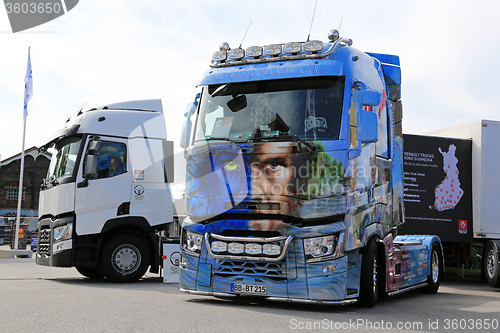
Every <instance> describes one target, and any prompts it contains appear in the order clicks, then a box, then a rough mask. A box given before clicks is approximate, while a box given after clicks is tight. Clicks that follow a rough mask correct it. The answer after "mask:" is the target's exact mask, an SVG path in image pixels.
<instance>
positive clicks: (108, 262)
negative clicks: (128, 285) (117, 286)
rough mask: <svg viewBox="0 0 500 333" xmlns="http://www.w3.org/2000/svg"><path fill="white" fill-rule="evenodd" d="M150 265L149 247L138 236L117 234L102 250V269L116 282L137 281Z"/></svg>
mask: <svg viewBox="0 0 500 333" xmlns="http://www.w3.org/2000/svg"><path fill="white" fill-rule="evenodd" d="M148 266H149V251H148V248H147V246H146V244H144V242H143V241H142V240H141V239H140V238H139V237H137V236H132V235H121V236H117V237H115V238H113V239H112V240H110V241H109V242H108V243H107V244H106V246H105V247H104V251H103V252H102V257H101V264H100V267H101V271H102V273H103V274H104V276H106V278H108V279H110V280H112V281H114V282H135V281H137V280H139V279H140V278H141V277H142V276H143V275H144V273H146V270H147V269H148Z"/></svg>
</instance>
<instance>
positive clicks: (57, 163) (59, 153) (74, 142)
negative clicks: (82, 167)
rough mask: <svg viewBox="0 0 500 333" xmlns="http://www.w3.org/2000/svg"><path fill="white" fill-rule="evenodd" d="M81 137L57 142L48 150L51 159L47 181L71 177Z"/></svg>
mask: <svg viewBox="0 0 500 333" xmlns="http://www.w3.org/2000/svg"><path fill="white" fill-rule="evenodd" d="M81 142H82V138H81V137H79V136H78V137H71V138H66V139H63V140H61V141H58V142H57V143H56V144H55V146H54V147H53V148H50V149H49V151H50V150H52V151H50V152H51V153H52V159H51V161H50V166H49V172H48V174H47V179H59V178H64V177H71V176H73V171H74V169H75V163H76V159H77V157H78V153H79V151H80V145H81Z"/></svg>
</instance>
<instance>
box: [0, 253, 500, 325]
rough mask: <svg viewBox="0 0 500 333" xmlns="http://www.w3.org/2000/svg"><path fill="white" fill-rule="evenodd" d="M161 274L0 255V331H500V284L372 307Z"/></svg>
mask: <svg viewBox="0 0 500 333" xmlns="http://www.w3.org/2000/svg"><path fill="white" fill-rule="evenodd" d="M177 289H178V285H177V284H165V283H163V282H162V278H161V276H160V275H159V274H149V273H148V274H146V275H145V276H144V278H143V279H141V280H140V281H138V282H137V283H131V284H115V283H111V282H108V281H106V280H97V281H95V280H89V279H87V278H84V277H82V276H81V275H80V274H79V273H78V272H77V271H76V270H75V269H74V268H54V267H44V266H38V265H36V264H35V263H34V259H32V258H29V259H22V258H14V259H0V329H1V331H2V332H68V331H71V332H73V331H75V332H217V333H220V332H238V333H242V332H297V331H300V332H314V331H319V332H351V331H352V332H358V331H359V332H462V331H463V332H498V331H499V330H500V323H499V321H500V290H499V289H493V288H490V287H489V286H488V285H485V284H478V283H464V282H451V281H444V282H443V283H442V285H441V287H440V289H439V291H438V293H437V294H434V295H426V294H422V293H419V292H409V293H406V294H402V295H399V296H396V297H391V298H389V299H387V300H381V301H379V303H378V304H377V305H376V306H375V308H370V309H367V308H363V307H360V306H358V305H350V306H343V307H332V306H321V305H308V304H289V303H276V302H270V301H266V300H262V299H246V298H241V299H238V300H237V301H228V300H221V299H216V298H212V297H201V296H193V295H187V294H183V293H180V292H179V291H178V290H177Z"/></svg>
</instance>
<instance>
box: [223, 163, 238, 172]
mask: <svg viewBox="0 0 500 333" xmlns="http://www.w3.org/2000/svg"><path fill="white" fill-rule="evenodd" d="M223 163H224V168H225V169H226V170H228V171H235V170H238V169H239V166H238V164H236V163H234V162H233V161H226V162H223Z"/></svg>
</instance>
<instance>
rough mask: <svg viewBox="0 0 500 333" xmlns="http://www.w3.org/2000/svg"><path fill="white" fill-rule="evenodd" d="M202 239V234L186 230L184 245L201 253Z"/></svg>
mask: <svg viewBox="0 0 500 333" xmlns="http://www.w3.org/2000/svg"><path fill="white" fill-rule="evenodd" d="M202 241H203V235H202V234H198V233H196V232H191V231H187V230H184V236H183V237H182V247H183V248H184V249H186V250H188V251H191V252H194V253H198V254H199V253H201V244H202Z"/></svg>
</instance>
